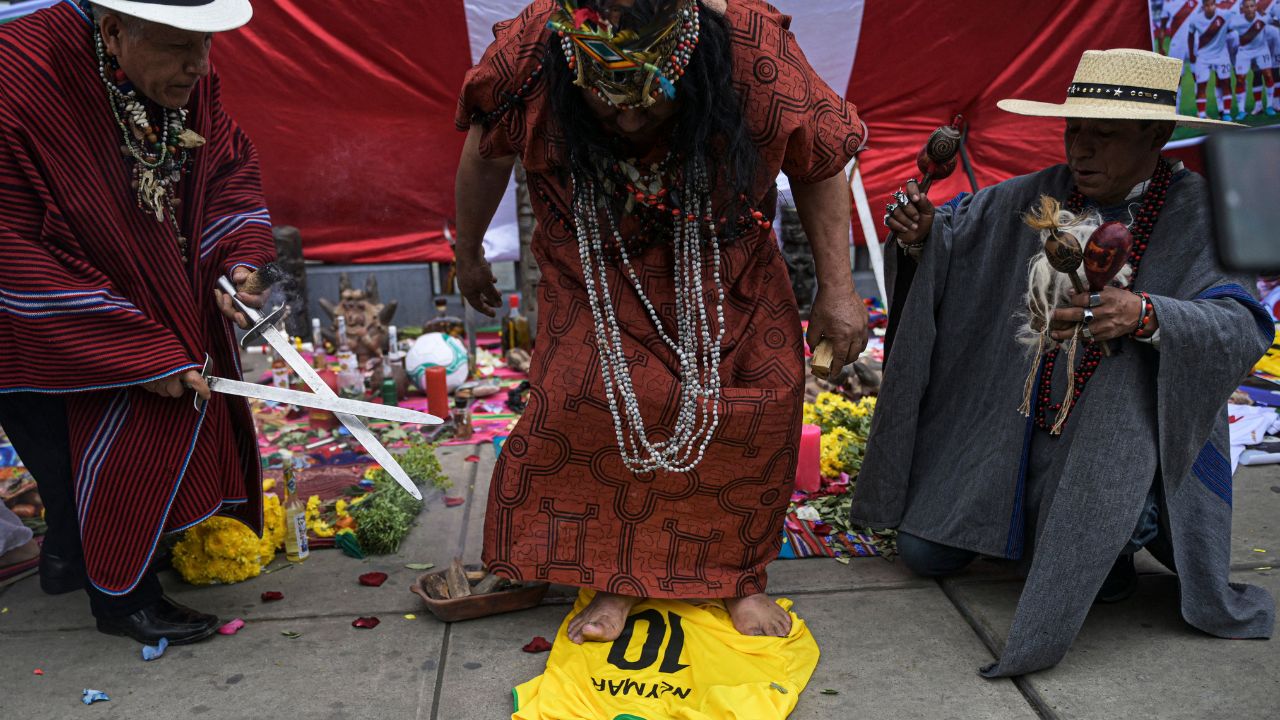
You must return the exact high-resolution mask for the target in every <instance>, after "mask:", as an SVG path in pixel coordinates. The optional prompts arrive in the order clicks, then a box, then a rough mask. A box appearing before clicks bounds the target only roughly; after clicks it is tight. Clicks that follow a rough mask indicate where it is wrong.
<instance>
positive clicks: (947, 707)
mask: <svg viewBox="0 0 1280 720" xmlns="http://www.w3.org/2000/svg"><path fill="white" fill-rule="evenodd" d="M471 452H472V449H471V448H446V449H443V450H442V451H441V456H442V461H443V462H444V464H445V467H446V469H447V470H448V471H449V472H450V474H451V476H452V477H453V478H454V482H455V485H456V486H458V487H459V488H461V489H462V490H464V491H465V492H466V496H467V502H466V503H465V504H464V505H462V506H460V507H457V508H446V507H444V505H443V504H442V503H439V502H436V503H435V504H433V505H432V506H431V507H430V509H429V512H426V513H424V514H423V516H422V518H421V520H420V522H419V526H418V527H417V528H415V529H414V531H413V532H412V534H411V535H410V536H409V538H408V540H407V541H406V542H405V544H404V546H403V547H402V549H401V552H400V553H399V554H398V555H395V556H384V557H377V558H370V559H367V560H364V561H359V560H354V559H351V558H348V557H346V556H344V555H342V554H341V553H340V552H339V551H337V550H321V551H317V552H314V553H313V554H312V556H311V558H310V559H308V560H307V561H306V562H305V563H304V564H303V565H301V566H299V567H294V568H290V569H287V570H282V571H278V572H275V573H272V574H270V575H266V576H263V577H259V578H256V579H254V580H251V581H249V582H246V583H242V584H239V585H232V586H225V587H211V588H195V587H191V586H189V585H186V584H184V583H182V582H181V581H180V580H178V579H177V578H176V577H166V578H165V584H166V586H167V587H168V588H169V589H170V593H171V594H172V595H173V596H174V597H176V598H177V599H178V600H180V601H182V602H186V603H188V604H191V605H193V606H194V607H197V608H199V609H201V610H205V611H208V612H216V613H218V614H219V615H220V616H222V617H223V618H225V619H230V618H233V617H241V618H244V620H245V621H246V622H247V625H246V626H245V628H244V629H243V630H242V631H241V632H240V633H239V634H238V635H236V636H234V637H222V636H215V637H214V639H212V640H211V641H209V642H205V643H200V644H197V645H193V646H188V647H179V648H171V649H170V650H169V651H168V653H166V655H165V656H164V657H163V658H161V659H160V660H158V661H155V662H150V663H145V662H143V661H142V660H141V658H140V655H139V649H140V646H139V645H138V644H137V643H135V642H133V641H131V640H126V639H123V638H115V637H109V636H106V635H102V634H99V633H98V632H96V630H94V628H93V622H92V618H91V617H90V615H89V610H88V602H87V601H86V599H85V598H84V596H83V595H82V594H80V593H72V594H70V595H64V596H59V597H48V596H45V595H43V594H41V592H40V590H39V587H38V584H37V581H36V579H35V578H28V579H26V580H22V581H20V582H18V583H16V584H14V585H12V586H10V587H7V588H4V589H2V590H0V607H3V608H7V611H6V612H4V613H3V614H0V649H2V652H0V718H3V719H4V720H27V719H35V718H57V719H59V720H61V719H62V718H70V717H85V718H88V717H94V718H122V719H128V720H149V719H151V718H186V717H197V718H253V719H254V720H261V719H267V718H281V719H282V720H283V719H286V718H288V719H292V718H302V717H306V718H313V719H315V720H324V719H334V720H337V719H339V718H397V719H398V718H431V719H433V720H434V719H437V718H438V719H440V720H456V719H459V718H465V719H470V718H484V719H486V720H488V719H497V718H505V717H509V716H510V712H511V688H512V687H513V686H514V685H516V684H519V683H520V682H523V681H525V680H527V679H529V678H531V677H533V676H535V675H537V674H539V673H540V672H541V670H542V666H543V664H544V663H545V661H546V657H547V656H546V655H545V654H539V655H530V654H527V653H524V652H522V651H521V650H520V647H521V646H522V645H523V644H525V643H526V642H528V641H529V639H530V638H532V637H533V636H535V635H542V636H545V637H547V638H550V637H552V636H554V634H555V631H556V628H557V626H558V625H559V623H560V621H561V620H562V619H563V618H564V616H565V614H566V612H567V611H568V609H569V607H568V603H569V602H570V600H571V598H570V597H568V596H566V595H563V594H560V595H554V594H553V595H552V596H550V597H549V598H548V602H547V604H545V605H544V606H542V607H539V608H537V609H534V610H530V611H525V612H520V613H514V614H510V615H503V616H497V617H492V618H486V619H482V620H474V621H470V622H465V623H457V624H453V625H445V624H442V623H439V622H437V621H436V620H435V619H434V618H433V617H432V616H431V615H430V614H429V613H428V612H426V610H425V608H424V607H423V606H422V604H421V602H420V601H419V600H418V598H417V597H416V596H414V595H412V594H410V593H409V591H408V586H409V584H410V583H411V582H412V580H413V579H414V577H415V575H416V574H417V572H416V571H413V570H408V569H406V568H405V567H404V565H405V564H406V563H425V562H430V563H435V564H436V565H438V566H442V565H443V564H445V563H447V562H448V561H449V560H450V559H451V558H453V557H454V556H461V557H463V558H464V559H466V560H468V561H476V560H478V558H479V554H480V545H481V531H482V525H483V520H484V517H483V515H484V498H485V496H486V494H487V492H488V484H489V474H490V471H491V469H492V467H493V461H494V458H493V452H492V449H491V447H489V446H482V447H481V448H479V454H480V462H478V463H475V462H472V463H468V462H466V461H465V457H466V456H467V455H469V454H471ZM1235 488H1236V489H1235V496H1236V501H1235V507H1236V515H1235V518H1236V520H1235V524H1236V532H1235V541H1234V544H1235V547H1234V561H1235V566H1234V569H1235V574H1236V577H1237V579H1239V580H1241V581H1247V582H1252V583H1257V584H1261V585H1263V586H1265V587H1267V588H1269V589H1270V590H1271V591H1272V592H1274V593H1280V575H1278V574H1277V573H1276V572H1275V571H1271V570H1264V569H1261V568H1266V567H1269V566H1270V565H1271V564H1272V562H1273V559H1280V558H1277V557H1276V556H1277V555H1280V520H1277V518H1280V469H1278V468H1275V467H1272V468H1265V469H1250V468H1244V469H1242V470H1241V471H1240V473H1239V474H1237V476H1236V479H1235ZM1255 548H1256V549H1260V550H1266V551H1267V552H1266V553H1260V552H1255V551H1254V550H1255ZM280 562H282V561H281V560H277V563H280ZM1141 567H1144V568H1145V569H1146V570H1147V572H1149V573H1150V574H1149V575H1147V576H1144V578H1143V580H1142V583H1141V588H1140V590H1139V593H1138V594H1137V595H1136V596H1135V597H1134V598H1133V599H1131V600H1129V601H1127V602H1125V603H1121V604H1118V605H1112V606H1100V607H1096V608H1095V609H1094V610H1093V612H1092V613H1091V614H1090V616H1089V619H1088V621H1087V623H1086V625H1085V628H1084V630H1083V632H1082V633H1081V635H1080V637H1079V638H1078V639H1077V640H1076V643H1075V645H1074V646H1073V648H1072V651H1071V653H1070V654H1069V655H1068V656H1067V658H1066V661H1065V662H1063V663H1062V664H1061V665H1060V666H1058V667H1057V668H1054V669H1052V670H1049V671H1046V672H1042V673H1037V674H1035V675H1031V676H1028V677H1026V678H1020V679H1019V680H1017V681H1016V682H1015V681H1011V680H998V681H989V680H984V679H982V678H981V677H979V676H978V674H977V669H978V667H980V666H981V665H984V664H986V663H988V662H990V661H991V659H992V657H993V655H992V651H991V648H994V647H998V646H999V644H1000V643H1001V642H1002V638H1003V634H1004V633H1005V632H1006V631H1007V629H1008V626H1009V622H1010V619H1011V618H1012V615H1013V608H1014V604H1015V602H1016V600H1017V596H1018V590H1019V583H1018V582H1017V581H1016V579H1011V578H1010V577H1009V576H1008V575H1007V574H1004V573H1003V572H1002V571H1000V570H999V568H998V566H996V565H995V564H993V563H979V564H978V567H976V568H975V569H974V570H973V571H972V572H969V573H967V574H966V575H964V576H962V577H960V578H958V579H956V580H953V581H947V582H944V583H937V582H934V581H929V580H922V579H919V578H914V577H912V576H910V575H909V574H908V573H907V572H906V571H905V570H904V569H903V568H902V567H901V566H900V565H898V564H893V563H889V562H885V561H883V560H880V559H874V558H871V559H858V560H853V561H852V562H851V563H850V564H849V565H847V566H846V565H841V564H839V563H836V562H835V561H833V560H819V559H813V560H793V561H780V562H778V563H775V564H774V565H773V566H772V567H771V568H770V590H771V591H772V592H773V593H775V594H777V595H780V596H786V597H791V598H793V599H794V600H795V601H796V608H795V609H796V611H797V613H799V614H800V616H801V617H803V618H804V619H805V620H806V621H807V622H808V623H809V625H810V627H811V628H812V630H813V633H814V635H815V636H816V637H817V638H818V642H819V645H820V647H821V649H822V660H821V663H820V664H819V665H818V669H817V671H816V673H815V674H814V677H813V680H812V682H811V683H810V685H809V688H808V689H807V690H806V691H805V693H804V695H803V696H802V697H801V699H800V705H799V707H798V708H797V710H796V712H795V713H794V714H793V716H792V717H793V718H796V719H797V720H836V719H841V718H882V719H885V720H889V719H897V718H965V719H972V718H1035V717H1048V718H1057V717H1063V718H1067V717H1070V718H1100V717H1124V718H1156V717H1158V718H1207V717H1232V718H1273V717H1276V716H1277V714H1278V711H1277V709H1276V698H1277V696H1280V644H1276V643H1272V642H1263V641H1227V640H1217V639H1213V638H1210V637H1208V636H1206V635H1204V634H1202V633H1199V632H1197V631H1195V630H1193V629H1191V628H1189V627H1188V626H1187V625H1185V624H1184V623H1183V622H1182V620H1181V619H1180V617H1179V614H1178V608H1177V599H1176V593H1175V588H1176V582H1177V581H1176V578H1174V577H1173V576H1172V575H1168V574H1167V573H1165V572H1164V571H1163V570H1162V569H1160V568H1159V567H1158V566H1156V565H1155V563H1154V561H1151V560H1150V559H1149V558H1147V559H1146V562H1145V563H1144V564H1143V565H1141ZM371 570H382V571H384V572H387V573H388V574H389V575H390V579H389V580H388V581H387V583H386V584H385V585H383V586H382V587H380V588H368V587H362V586H360V585H359V584H358V583H357V581H356V578H357V576H358V575H360V574H361V573H364V572H369V571H371ZM264 590H280V591H283V592H284V595H285V599H284V600H283V601H282V602H276V603H269V604H264V603H262V602H260V601H259V595H260V594H261V593H262V592H263V591H264ZM406 614H415V615H416V618H415V619H412V620H411V619H406V618H405V617H404V616H405V615H406ZM362 615H376V616H378V617H379V618H380V619H381V620H382V624H381V625H379V626H378V627H377V628H375V629H373V630H359V629H355V628H352V627H351V621H352V620H354V619H355V618H356V617H357V616H362ZM285 631H293V632H296V633H300V635H301V636H300V637H298V638H296V639H290V638H287V637H285V636H283V635H282V634H281V633H282V632H285ZM36 668H39V669H41V670H43V671H44V675H43V676H36V675H34V674H33V670H35V669H36ZM84 688H94V689H99V690H103V691H106V692H107V693H108V694H109V695H110V696H111V701H110V702H107V703H98V704H96V705H93V706H90V707H85V706H84V705H82V704H81V702H80V694H81V690H83V689H84ZM827 688H829V689H833V690H837V691H839V694H838V695H823V694H820V692H819V691H821V690H823V689H827Z"/></svg>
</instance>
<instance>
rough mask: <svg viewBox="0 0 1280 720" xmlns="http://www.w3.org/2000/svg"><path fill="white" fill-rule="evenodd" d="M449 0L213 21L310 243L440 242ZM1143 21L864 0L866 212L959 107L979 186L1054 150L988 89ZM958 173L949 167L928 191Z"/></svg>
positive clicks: (1063, 4) (234, 93)
mask: <svg viewBox="0 0 1280 720" xmlns="http://www.w3.org/2000/svg"><path fill="white" fill-rule="evenodd" d="M463 3H464V0H432V1H431V2H430V3H416V4H415V3H404V2H366V3H345V2H325V3H323V6H322V11H317V10H316V4H315V3H309V2H303V1H302V0H274V1H273V2H259V3H256V4H255V6H254V10H255V17H254V19H253V22H252V23H250V24H249V25H248V27H246V28H245V29H243V30H240V31H238V32H234V33H227V34H226V35H225V36H220V37H219V38H218V41H217V43H216V44H217V46H218V47H217V48H216V50H215V53H216V62H217V64H218V68H219V71H220V72H221V73H222V76H223V87H224V95H225V102H226V104H227V106H228V108H229V109H230V111H231V113H232V114H233V116H234V117H236V118H237V119H238V120H239V121H240V123H241V124H242V125H243V126H244V127H245V129H246V130H247V131H248V132H249V134H250V136H251V137H252V138H253V139H254V141H255V142H256V143H257V146H258V149H259V151H260V152H261V154H262V164H263V169H264V170H263V171H264V173H265V182H266V191H267V199H268V202H269V203H270V207H271V214H272V219H273V220H274V222H276V223H277V224H290V225H296V226H298V227H299V228H301V229H302V231H303V238H304V242H305V249H306V254H307V257H308V258H311V259H315V260H325V261H331V262H393V261H436V260H447V259H448V258H449V257H450V252H449V249H448V247H447V246H446V245H445V244H444V242H443V238H442V227H443V224H444V222H445V219H446V218H449V217H452V214H453V176H454V172H455V170H456V167H457V157H458V153H459V151H460V150H461V143H462V135H461V134H460V133H457V132H455V131H454V130H453V127H452V117H453V112H454V105H455V102H456V97H457V91H458V88H459V87H460V86H461V82H462V76H463V73H464V72H465V71H466V69H467V67H468V66H469V65H470V57H471V52H470V47H469V42H468V39H467V21H466V13H465V8H464V6H463ZM850 22H854V18H853V17H852V16H851V18H850ZM1148 33H1149V29H1148V10H1147V3H1145V2H1142V1H1141V0H1123V2H1119V1H1118V2H1106V3H1100V2H1096V0H1058V1H1057V2H1052V3H1049V2H1045V3H1030V2H1026V1H1025V0H985V1H984V2H959V1H956V0H952V1H950V2H919V1H917V2H881V1H872V0H868V1H867V2H866V4H865V11H864V16H863V18H862V23H861V34H860V39H859V44H858V52H857V57H856V60H855V63H854V67H853V74H852V79H851V81H850V83H849V88H848V95H847V96H848V97H849V98H850V99H852V100H853V102H854V103H856V104H857V106H858V108H859V111H860V112H861V113H862V115H863V117H864V118H865V119H866V120H867V122H868V124H869V125H870V127H871V142H870V145H869V146H868V149H867V150H866V151H865V152H864V153H863V156H862V161H863V177H864V180H865V182H866V185H867V192H868V195H869V197H870V200H871V206H872V210H873V212H877V213H878V212H879V210H881V209H882V208H883V205H884V202H885V201H886V198H887V195H888V193H889V192H891V191H892V190H893V189H894V188H896V187H897V186H898V185H900V184H901V183H902V182H903V181H905V180H906V179H907V178H909V177H911V176H912V175H914V174H916V170H915V166H914V158H915V154H916V152H917V151H918V150H919V148H920V146H921V144H923V142H924V141H925V139H926V138H927V137H928V135H929V133H930V132H931V131H932V130H933V128H934V127H936V126H937V125H939V124H941V123H944V122H946V121H948V120H949V119H950V118H951V116H952V115H953V114H954V113H957V112H960V113H963V114H964V115H965V116H966V117H967V118H968V120H969V123H970V145H969V150H970V153H971V157H972V159H973V163H974V165H975V169H976V171H977V176H978V180H979V182H980V183H981V184H982V185H988V184H991V183H995V182H998V181H1000V180H1003V179H1005V178H1008V177H1011V176H1014V175H1018V174H1022V173H1026V172H1030V171H1033V170H1036V169H1039V168H1042V167H1045V166H1047V165H1050V164H1052V163H1055V162H1059V161H1060V160H1061V158H1062V146H1061V140H1060V134H1061V121H1056V120H1042V119H1033V118H1022V117H1018V116H1014V115H1009V114H1007V113H1004V112H1002V111H1000V110H998V109H997V108H996V106H995V104H996V101H997V100H999V99H1000V98H1003V97H1024V98H1029V99H1033V100H1051V101H1055V102H1060V101H1061V100H1062V98H1063V96H1064V93H1065V90H1066V87H1067V85H1068V84H1069V81H1070V79H1071V75H1072V73H1073V71H1074V70H1075V66H1076V62H1077V61H1078V59H1079V57H1080V53H1081V52H1082V51H1084V50H1086V49H1089V48H1108V47H1139V48H1147V47H1150V40H1149V34H1148ZM812 41H813V39H812V38H801V44H802V45H804V44H806V43H810V42H812ZM967 189H968V181H967V180H966V179H964V176H963V172H962V171H960V170H957V172H956V174H955V175H954V176H953V177H952V178H951V179H949V180H947V181H946V182H944V183H942V184H940V185H939V186H938V189H937V191H936V192H935V193H934V197H935V198H940V199H945V198H948V197H950V196H951V195H953V194H954V193H956V192H958V191H960V190H967ZM876 222H877V223H878V222H879V215H878V214H877V217H876Z"/></svg>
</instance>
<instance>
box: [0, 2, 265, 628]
mask: <svg viewBox="0 0 1280 720" xmlns="http://www.w3.org/2000/svg"><path fill="white" fill-rule="evenodd" d="M251 14H252V9H251V8H250V6H249V2H248V0H207V1H206V2H200V3H193V2H191V1H190V0H101V1H100V2H96V3H95V4H92V5H90V4H89V3H77V2H72V1H71V0H67V1H65V2H62V3H60V4H58V5H55V6H53V7H51V8H49V9H47V10H43V11H40V12H37V13H35V14H33V15H30V16H28V17H26V18H23V19H21V20H18V21H15V22H12V23H9V24H7V25H4V26H3V27H0V257H3V258H4V262H3V263H0V347H3V348H4V355H3V360H0V425H3V426H4V428H5V430H6V431H7V432H8V434H9V436H10V439H11V440H12V441H13V443H14V445H15V447H16V449H17V450H18V453H19V454H20V456H21V457H22V459H23V460H24V462H25V463H26V464H27V466H28V467H29V468H30V470H31V471H32V474H33V475H34V476H35V478H36V481H37V482H38V483H39V485H40V491H41V494H42V495H43V497H44V500H45V503H46V508H47V513H46V519H47V521H48V526H49V532H48V535H47V537H46V541H45V545H44V549H45V554H44V557H43V559H42V562H41V586H42V588H43V589H44V590H45V591H46V592H50V593H59V592H68V591H71V590H74V589H78V588H80V587H83V588H84V589H85V590H86V591H87V592H88V594H89V598H90V607H91V609H92V611H93V614H94V615H95V617H96V618H97V622H98V628H99V630H101V631H103V632H107V633H112V634H118V635H126V636H129V637H133V638H135V639H137V640H139V641H141V642H146V643H149V644H150V643H154V642H156V641H158V640H159V638H160V637H167V638H168V640H169V642H170V643H173V644H179V643H183V642H194V641H196V640H200V639H203V638H205V637H208V636H209V635H210V634H212V633H213V631H214V630H215V628H216V624H217V618H215V617H213V616H211V615H206V614H203V613H198V612H196V611H194V610H191V609H189V608H184V607H182V606H180V605H177V604H175V603H173V602H172V601H170V600H168V599H167V598H165V597H164V596H163V594H162V591H161V587H160V583H159V580H158V579H157V578H156V575H155V573H154V571H153V570H151V569H150V565H151V562H152V559H153V555H154V553H155V549H156V544H157V541H158V539H159V538H160V536H161V535H162V534H163V533H166V532H173V531H176V530H181V529H183V528H185V527H188V526H190V525H193V524H195V523H197V522H199V521H201V520H203V519H204V518H206V517H209V516H210V515H213V514H215V513H222V514H226V515H230V516H232V517H236V518H238V519H240V520H242V521H243V522H245V523H246V524H248V525H249V526H250V527H252V528H255V529H259V528H260V527H261V523H262V508H261V496H262V493H261V490H260V487H261V485H260V483H261V478H260V476H259V458H258V454H257V446H256V443H255V441H254V433H253V424H252V419H251V417H250V415H249V409H248V406H247V404H246V403H245V402H243V401H242V400H233V399H228V398H226V397H222V396H215V397H213V398H212V399H211V401H210V402H209V403H208V405H207V406H206V408H205V409H204V410H203V411H197V410H195V409H194V408H193V406H192V403H191V396H190V393H189V392H188V391H187V389H186V387H184V386H190V387H196V388H198V389H199V392H200V394H202V395H207V394H208V388H207V387H206V386H205V385H204V383H203V381H202V380H201V378H200V374H199V368H200V367H201V365H203V363H204V361H205V357H206V355H207V356H208V357H209V358H210V360H211V363H212V365H211V367H212V369H213V371H215V372H216V373H218V374H231V375H233V376H238V373H239V367H238V356H237V354H236V351H235V338H234V334H233V329H232V327H231V322H230V321H231V320H236V321H238V322H241V324H243V317H242V316H237V315H236V314H235V313H234V311H232V310H231V308H230V303H229V298H227V297H226V296H225V295H220V294H218V293H216V292H215V283H216V281H217V278H218V277H219V276H221V275H224V274H226V275H230V276H231V277H232V279H233V281H235V282H236V283H237V285H238V286H241V287H243V286H244V285H245V283H246V282H247V281H248V280H249V279H250V277H251V275H252V274H253V273H254V272H255V271H256V270H257V268H259V267H261V266H262V265H264V264H265V263H267V262H269V261H271V260H272V258H273V256H274V246H273V243H272V239H271V231H270V220H269V218H268V216H267V210H266V207H265V203H264V201H263V196H262V190H261V181H260V176H259V170H258V161H257V156H256V154H255V152H254V149H253V146H252V145H251V144H250V143H249V140H248V138H247V137H245V135H244V134H243V133H242V132H241V131H240V129H239V128H238V127H237V126H236V124H235V123H234V122H233V121H232V120H231V119H230V118H229V117H227V115H226V114H225V113H224V112H223V110H222V107H221V104H220V101H219V86H218V78H217V76H216V75H215V74H213V73H212V71H211V68H210V66H209V47H210V43H211V41H212V33H214V32H219V31H223V30H229V29H232V28H235V27H239V26H240V25H243V24H244V23H245V22H247V21H248V19H249V17H250V16H251ZM247 299H248V300H249V301H250V302H260V300H261V299H260V298H258V297H256V296H250V297H248V298H247ZM184 396H185V397H184Z"/></svg>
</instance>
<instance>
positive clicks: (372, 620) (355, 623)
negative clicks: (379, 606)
mask: <svg viewBox="0 0 1280 720" xmlns="http://www.w3.org/2000/svg"><path fill="white" fill-rule="evenodd" d="M380 622H382V621H381V620H379V619H378V618H376V617H358V618H356V619H355V620H352V621H351V627H355V628H364V629H365V630H372V629H373V628H376V627H378V623H380Z"/></svg>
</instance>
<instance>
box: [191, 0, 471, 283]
mask: <svg viewBox="0 0 1280 720" xmlns="http://www.w3.org/2000/svg"><path fill="white" fill-rule="evenodd" d="M462 3H463V0H431V2H429V3H409V2H398V1H397V2H333V1H329V0H326V1H325V2H315V1H314V0H313V1H311V2H307V1H306V0H271V1H270V2H258V3H254V18H253V22H251V23H249V25H248V26H246V27H245V28H244V29H242V30H240V31H237V32H233V33H227V34H226V35H223V36H219V37H218V39H217V41H216V42H215V43H214V44H215V49H214V53H215V58H214V62H215V63H216V66H217V68H218V72H219V73H220V74H221V75H222V80H223V88H224V90H223V94H224V103H225V104H226V106H227V108H228V109H229V111H230V112H231V114H232V117H235V118H236V119H237V120H238V121H239V122H240V124H241V125H242V126H243V127H244V128H245V130H246V131H247V132H248V133H249V136H250V137H251V138H252V139H253V141H254V143H255V144H256V145H257V147H258V151H259V153H260V154H261V156H262V167H263V175H264V177H263V180H264V184H265V188H266V193H267V202H268V205H269V207H270V208H271V218H272V221H273V222H274V223H276V224H277V225H296V226H298V227H299V228H300V229H301V230H302V233H303V239H304V243H305V251H306V256H307V258H309V259H313V260H325V261H330V262H402V261H437V260H448V259H451V258H452V253H451V251H450V250H449V247H448V246H447V245H446V244H445V243H444V242H443V227H444V221H445V218H448V217H452V215H453V175H454V170H455V169H456V167H457V161H458V154H459V153H460V152H461V150H462V140H463V136H462V135H461V134H460V133H458V132H456V131H454V129H453V113H454V108H455V107H456V105H457V98H458V88H459V87H461V85H462V76H463V74H464V73H465V72H466V71H467V69H468V68H469V67H470V66H471V56H470V51H469V49H468V43H467V22H466V16H465V13H464V9H463V5H462Z"/></svg>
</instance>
